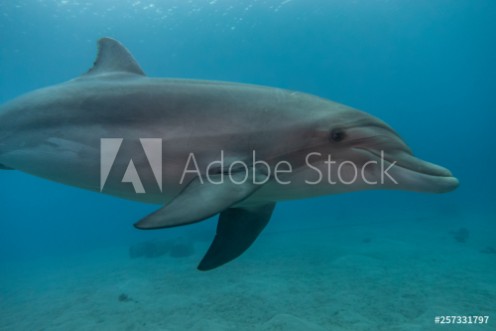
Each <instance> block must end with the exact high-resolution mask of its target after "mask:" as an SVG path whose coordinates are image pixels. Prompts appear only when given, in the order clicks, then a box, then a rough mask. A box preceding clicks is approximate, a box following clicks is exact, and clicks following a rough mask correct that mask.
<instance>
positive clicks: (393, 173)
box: [0, 38, 458, 270]
mask: <svg viewBox="0 0 496 331" xmlns="http://www.w3.org/2000/svg"><path fill="white" fill-rule="evenodd" d="M98 46H99V47H98V54H97V58H96V61H95V62H94V65H93V67H92V68H91V69H90V70H89V71H88V72H87V73H85V74H83V75H81V76H79V77H77V78H75V79H72V80H70V81H68V82H65V83H62V84H59V85H55V86H50V87H47V88H43V89H39V90H36V91H34V92H31V93H28V94H26V95H23V96H21V97H18V98H16V99H14V100H13V101H10V102H8V103H6V104H4V105H2V106H1V108H0V168H1V169H6V170H7V169H16V170H20V171H24V172H27V173H30V174H33V175H36V176H40V177H43V178H47V179H50V180H53V181H56V182H61V183H65V184H68V185H73V186H77V187H81V188H84V189H88V190H93V191H97V192H100V191H101V192H104V193H107V194H112V195H115V196H119V197H122V198H126V199H132V200H137V201H142V202H148V203H155V204H161V205H162V207H161V208H159V209H158V210H157V211H156V212H154V213H152V214H151V215H148V216H146V217H145V218H143V219H142V220H140V221H139V222H137V223H136V224H135V226H136V227H137V228H139V229H157V228H167V227H173V226H179V225H185V224H190V223H194V222H198V221H201V220H204V219H207V218H209V217H211V216H214V215H216V214H220V216H219V220H218V225H217V233H216V235H215V238H214V240H213V242H212V244H211V246H210V248H209V249H208V251H207V253H206V255H205V257H204V258H203V259H202V261H201V262H200V264H199V266H198V269H200V270H209V269H213V268H216V267H218V266H220V265H222V264H225V263H227V262H229V261H231V260H233V259H235V258H236V257H238V256H239V255H241V254H242V253H243V252H244V251H245V250H246V249H247V248H248V247H249V246H250V245H251V244H252V243H253V242H254V241H255V239H256V238H257V236H258V235H259V234H260V232H261V231H262V230H263V228H264V227H265V226H266V224H267V223H268V221H269V219H270V217H271V215H272V212H273V210H274V206H275V203H276V202H277V201H280V200H286V199H301V198H306V197H312V196H318V195H325V194H336V193H342V192H349V191H357V190H365V189H401V190H412V191H421V192H437V193H441V192H448V191H451V190H453V189H455V188H456V187H457V186H458V180H457V179H456V178H455V177H453V176H452V174H451V173H450V171H449V170H447V169H445V168H443V167H440V166H437V165H434V164H431V163H428V162H425V161H422V160H420V159H418V158H417V157H415V156H413V154H412V152H411V150H410V148H409V147H408V146H407V145H406V143H405V142H404V141H403V140H402V139H401V138H400V136H399V135H398V134H397V133H396V132H395V131H394V130H393V129H392V128H391V127H390V126H388V125H387V124H386V123H384V122H383V121H381V120H380V119H378V118H376V117H373V116H371V115H369V114H367V113H365V112H362V111H359V110H356V109H353V108H350V107H348V106H345V105H342V104H339V103H335V102H332V101H329V100H325V99H322V98H319V97H316V96H312V95H309V94H304V93H299V92H294V91H288V90H283V89H278V88H270V87H263V86H256V85H248V84H238V83H228V82H217V81H201V80H185V79H162V78H149V77H147V76H146V75H145V73H144V72H143V70H142V69H141V67H140V66H139V65H138V63H137V62H136V61H135V59H134V58H133V56H132V55H131V54H130V52H129V51H128V50H127V49H126V48H125V47H124V46H123V45H122V44H120V43H119V42H118V41H116V40H113V39H110V38H103V39H101V40H99V44H98Z"/></svg>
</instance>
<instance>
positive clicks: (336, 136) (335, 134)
mask: <svg viewBox="0 0 496 331" xmlns="http://www.w3.org/2000/svg"><path fill="white" fill-rule="evenodd" d="M345 137H346V133H345V132H344V131H343V129H334V130H332V131H331V135H330V137H329V140H330V141H332V142H336V143H338V142H340V141H343V140H344V138H345Z"/></svg>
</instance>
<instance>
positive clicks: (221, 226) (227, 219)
mask: <svg viewBox="0 0 496 331" xmlns="http://www.w3.org/2000/svg"><path fill="white" fill-rule="evenodd" d="M275 205H276V204H275V203H274V202H271V203H267V204H263V205H257V206H250V207H239V208H238V207H234V208H229V209H226V210H224V211H223V212H222V213H221V214H220V217H219V223H218V224H217V233H216V235H215V238H214V241H213V242H212V244H211V245H210V248H209V249H208V251H207V254H205V256H204V257H203V259H202V261H201V262H200V264H199V265H198V270H202V271H206V270H211V269H214V268H217V267H219V266H221V265H223V264H225V263H227V262H229V261H232V260H234V259H235V258H237V257H238V256H240V255H241V254H243V252H244V251H245V250H247V249H248V247H250V246H251V244H253V242H254V241H255V239H257V237H258V235H259V234H260V232H262V230H263V229H264V228H265V226H266V225H267V223H269V220H270V217H271V215H272V211H273V210H274V207H275Z"/></svg>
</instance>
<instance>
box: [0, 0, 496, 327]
mask: <svg viewBox="0 0 496 331" xmlns="http://www.w3.org/2000/svg"><path fill="white" fill-rule="evenodd" d="M495 17H496V2H494V1H491V0H477V1H472V0H457V1H451V0H450V1H448V0H438V1H427V0H425V1H424V0H421V1H387V0H369V1H338V0H331V1H317V0H316V1H303V0H292V1H291V0H285V1H275V0H274V1H273V0H266V1H264V0H259V1H257V0H246V1H228V0H224V1H220V0H212V1H200V0H192V1H183V0H168V1H148V0H146V1H145V0H143V1H139V0H132V1H117V0H106V1H72V0H64V1H51V0H45V1H43V0H38V1H34V0H20V1H8V2H7V1H3V2H0V103H4V102H6V101H8V100H10V99H13V98H15V97H16V96H19V95H21V94H23V93H25V92H28V91H31V90H34V89H37V88H41V87H44V86H48V85H53V84H57V83H60V82H63V81H66V80H69V79H72V78H74V77H76V76H77V75H79V74H82V73H84V72H85V71H87V70H88V68H89V67H90V66H91V64H92V63H93V60H94V56H95V52H96V41H97V40H98V39H99V38H100V37H104V36H109V37H113V38H116V39H118V40H119V41H121V42H122V43H123V44H125V45H126V47H127V48H128V49H129V50H131V52H132V53H133V54H134V56H135V58H136V59H137V60H138V61H139V63H140V65H141V67H142V68H143V69H144V71H145V72H146V73H147V74H148V75H149V76H162V77H181V78H201V79H211V80H226V81H237V82H246V83H253V84H261V85H268V86H276V87H282V88H288V89H292V90H298V91H304V92H308V93H312V94H315V95H319V96H321V97H325V98H329V99H332V100H335V101H337V102H340V103H344V104H347V105H350V106H353V107H355V108H358V109H362V110H364V111H367V112H369V113H371V114H373V115H375V116H377V117H379V118H381V119H383V120H385V121H386V122H387V123H389V124H390V125H391V126H392V127H394V128H395V129H396V130H397V131H398V132H399V133H400V134H401V136H402V137H403V138H404V139H405V141H406V142H407V143H408V144H409V146H410V147H411V148H412V150H413V151H414V152H415V154H416V155H418V156H420V157H421V158H423V159H425V160H429V161H431V162H434V163H436V164H440V165H443V166H445V167H447V168H449V169H450V170H451V171H452V172H453V173H454V174H455V175H456V176H457V177H458V178H459V180H460V183H461V185H460V187H459V188H458V189H457V190H456V191H454V192H451V193H448V194H445V195H432V194H419V193H411V192H396V191H395V192H385V191H373V192H357V193H351V194H345V195H339V196H328V197H321V198H317V199H311V200H304V201H295V202H285V203H281V204H279V205H278V207H277V209H276V212H275V214H274V218H273V220H272V222H271V224H270V225H269V226H268V228H267V229H266V233H264V234H262V237H261V239H263V238H265V240H266V241H267V240H268V241H270V236H271V234H272V235H273V236H275V235H276V234H277V235H278V238H282V239H280V240H282V242H281V243H280V245H279V246H278V248H277V249H279V250H284V245H288V246H289V245H291V242H290V240H289V239H288V240H284V237H283V236H282V234H283V233H289V234H288V238H290V237H291V236H292V235H294V234H295V233H301V236H302V237H304V236H305V233H306V232H305V231H308V233H311V232H312V229H314V230H315V229H324V230H317V231H329V233H332V234H333V235H335V234H336V233H339V232H343V233H348V231H349V230H350V229H351V227H353V226H357V224H358V225H359V226H364V227H367V224H369V227H368V228H367V229H373V231H376V232H378V233H388V232H390V231H392V230H391V229H392V228H394V229H398V227H399V228H401V222H402V220H404V219H409V220H414V221H415V220H417V221H418V222H419V223H421V225H419V227H420V228H422V229H424V230H425V231H426V232H425V233H424V234H425V235H426V237H429V235H427V231H428V232H435V233H437V234H439V236H440V238H448V239H447V241H449V242H450V244H453V247H455V248H456V249H455V248H454V249H453V251H452V252H453V253H452V254H451V253H450V252H451V250H450V248H448V249H447V248H446V246H445V245H446V242H447V241H442V240H440V242H439V244H438V246H436V239H435V238H436V237H434V239H433V240H434V241H433V242H431V243H430V244H429V245H428V247H430V248H431V250H430V251H436V250H440V251H443V252H444V254H445V255H444V256H445V258H446V259H448V260H449V261H451V262H453V263H452V264H449V265H450V266H453V265H456V259H457V254H462V253H463V252H464V251H463V249H466V250H470V252H472V253H474V254H475V253H477V254H479V253H480V251H483V250H484V249H487V248H488V247H489V248H490V247H493V248H494V247H496V244H495V243H494V242H493V240H494V238H495V237H496V224H495V222H496V221H495V220H496V217H495V216H496V207H495V204H494V201H495V193H494V187H496V172H495V171H494V165H495V164H496V156H495V153H494V140H495V139H494V131H495V122H496V114H495V110H496V93H495V91H494V88H495V86H496V55H495V54H496V43H495V42H494V41H495V40H496V20H495ZM0 183H1V186H0V206H1V209H0V215H1V218H0V270H2V269H3V270H7V269H9V268H10V266H11V265H12V264H15V263H18V262H19V261H21V262H22V263H26V264H24V265H25V266H26V267H25V268H26V269H25V270H24V271H25V272H28V271H27V270H28V269H29V268H30V263H31V262H32V263H36V261H43V259H45V258H47V257H54V258H59V257H62V258H67V259H71V257H73V256H79V255H78V254H83V253H86V252H88V251H97V252H98V251H99V250H102V251H104V250H106V249H113V248H115V247H120V248H121V249H122V250H123V251H124V253H127V247H128V246H129V245H131V244H133V243H136V242H140V241H146V240H150V239H159V238H162V237H174V236H179V235H183V234H184V233H187V231H188V230H187V229H181V228H180V229H173V230H163V231H156V232H141V231H138V230H135V229H134V228H133V227H132V226H131V225H132V223H134V222H135V221H137V220H139V219H140V218H141V217H143V216H144V215H146V214H148V213H150V212H151V211H153V210H155V209H156V206H150V205H142V204H139V203H135V202H130V201H126V200H120V199H117V198H113V197H108V196H104V195H100V194H96V193H91V192H86V191H82V190H79V189H76V188H71V187H67V186H63V185H60V184H55V183H52V182H48V181H46V180H43V179H39V178H35V177H32V176H29V175H27V174H23V173H20V172H13V171H3V172H0ZM408 224H410V225H411V223H408ZM426 224H428V225H426ZM405 226H407V225H405ZM422 226H426V227H425V228H424V227H422ZM196 227H197V228H198V229H199V231H205V232H207V233H209V234H212V235H213V231H214V227H215V222H213V221H209V222H207V223H206V224H199V225H197V226H196ZM414 228H415V224H414V225H413V229H414ZM459 228H466V229H468V230H469V231H470V237H469V238H468V240H467V242H466V243H464V244H461V243H455V242H454V240H451V239H452V238H451V237H450V231H456V230H457V229H459ZM367 231H369V230H367ZM367 231H365V232H367ZM370 231H372V230H370ZM374 233H375V232H374ZM391 233H393V234H394V236H397V238H396V239H398V240H402V239H404V240H407V241H408V240H409V239H411V238H409V234H408V233H409V231H405V232H401V231H399V232H397V233H396V232H394V231H393V232H391ZM416 235H418V238H417V239H418V247H419V254H423V256H424V257H425V254H427V255H428V254H429V252H430V251H428V252H427V253H426V252H425V251H424V250H422V248H420V247H421V246H422V243H423V241H424V239H423V238H422V237H423V234H422V231H420V234H419V233H417V234H416ZM430 235H432V234H430ZM264 236H265V237H264ZM398 236H399V237H398ZM402 236H404V237H402ZM309 238H310V237H309ZM429 238H431V237H429ZM355 239H357V238H350V242H353V240H355ZM450 240H451V241H450ZM343 242H346V240H343ZM316 244H317V243H316ZM256 245H257V243H255V246H256ZM322 245H323V247H324V246H325V247H328V246H327V245H328V243H326V244H325V245H324V243H323V244H322ZM352 246H353V245H352ZM450 247H451V246H450ZM120 248H119V249H120ZM254 249H255V250H256V249H257V248H254ZM386 249H387V250H390V251H394V250H395V247H394V244H391V246H390V247H387V248H386ZM459 249H461V252H462V253H460V251H459ZM259 250H260V249H259ZM302 250H303V251H301V252H300V255H298V256H297V257H295V259H294V260H292V263H293V264H294V265H296V266H298V264H299V263H303V265H305V264H304V263H305V262H304V261H299V259H300V260H304V257H305V251H304V250H305V247H303V246H302ZM341 250H344V251H346V249H343V248H341ZM202 253H203V252H198V254H199V256H201V254H202ZM312 253H315V251H314V250H312V249H309V251H308V255H311V254H312ZM433 254H434V253H433ZM480 254H484V253H480ZM100 256H101V257H102V259H103V260H105V256H103V255H102V254H100ZM433 256H434V255H433ZM469 256H470V255H469ZM483 257H484V259H483V260H477V262H473V263H474V264H475V265H477V268H480V270H485V271H484V272H485V273H489V276H491V275H494V277H492V276H491V277H492V279H493V280H492V282H491V281H487V283H484V282H481V283H480V284H479V285H480V289H481V291H484V290H486V291H487V292H484V298H485V300H486V301H484V302H482V303H481V302H479V303H480V304H481V306H480V307H477V306H472V307H473V310H471V311H463V310H462V309H460V310H458V311H456V314H457V315H463V314H478V313H486V314H490V313H493V314H492V316H491V317H492V318H496V314H494V313H495V310H494V307H496V298H495V295H496V291H495V286H496V285H495V279H496V263H495V261H496V256H495V255H491V254H490V253H488V254H485V255H483ZM109 258H110V257H109ZM249 258H250V259H251V260H256V259H257V254H250V257H249ZM259 258H260V259H267V258H271V257H270V256H267V255H263V254H261V255H260V256H259ZM405 258H406V257H405ZM40 259H41V260H40ZM30 261H31V262H30ZM33 261H34V262H33ZM243 261H244V260H243V259H240V260H239V261H235V262H233V263H236V264H238V266H240V265H242V264H243ZM152 262H153V263H157V264H160V263H163V262H161V261H159V260H157V261H152ZM266 262H270V261H266ZM53 263H55V264H56V263H57V262H53ZM181 263H182V262H181ZM188 263H189V265H188V267H189V268H190V269H192V270H194V268H195V267H196V264H195V262H194V259H193V260H192V261H191V262H188ZM464 263H465V265H460V266H459V268H461V269H464V268H470V263H471V260H470V258H465V259H464ZM306 267H307V266H306ZM306 267H305V268H306ZM391 267H392V268H394V265H392V266H391ZM443 267H444V266H443V264H441V265H440V266H439V269H437V270H436V269H433V270H431V272H434V273H435V272H442V271H443V270H441V268H443ZM172 268H173V266H172ZM226 268H229V267H228V266H226ZM272 268H273V269H274V268H275V271H274V272H276V273H277V268H276V267H272ZM281 268H282V267H281ZM477 268H475V269H476V270H478V269H477ZM457 270H458V269H455V270H451V271H450V272H451V273H454V274H455V275H456V274H457V272H458V271H457ZM231 272H232V271H231ZM285 272H286V271H285ZM0 273H2V271H0ZM315 273H319V270H318V269H316V270H315ZM475 273H477V271H475ZM491 273H492V274H491ZM234 274H235V273H234ZM251 276H253V277H255V275H254V274H251ZM486 276H487V275H486ZM71 277H75V278H77V277H78V275H72V276H71ZM178 277H179V276H178ZM205 277H207V276H205ZM294 277H306V276H304V274H302V273H298V272H296V274H295V276H294ZM474 277H476V276H474ZM491 277H490V278H491ZM0 278H1V276H0ZM239 278H241V279H240V280H239V282H240V283H243V276H242V275H240V276H239ZM6 279H7V277H6ZM8 279H10V278H8ZM474 279H476V278H474ZM8 281H9V280H5V279H4V281H3V283H4V284H6V285H4V287H8ZM231 281H232V280H231ZM329 281H330V282H332V280H329ZM234 282H235V281H234ZM29 284H31V283H29ZM29 284H28V283H26V284H25V285H26V286H34V285H32V284H31V285H29ZM37 284H39V286H43V285H42V284H43V283H42V282H39V283H37ZM18 285H19V284H18ZM231 285H232V284H231ZM20 286H21V287H22V286H23V284H20ZM232 286H236V283H234V285H232ZM240 286H242V285H240ZM419 286H420V285H419ZM474 286H475V285H474ZM350 291H351V289H350ZM452 291H453V293H456V294H457V295H458V296H463V297H464V295H465V294H466V295H467V296H468V297H470V295H471V294H470V293H468V292H469V289H467V290H466V292H464V290H463V289H457V290H455V289H452ZM453 293H452V294H453ZM353 294H354V295H357V296H360V295H361V294H360V293H356V292H354V293H353ZM362 294H363V293H362ZM0 295H1V293H0ZM190 295H194V292H193V294H190ZM363 295H364V296H366V295H367V294H363ZM426 295H428V293H427V294H426ZM443 295H444V294H440V296H441V297H442V296H443ZM449 296H450V293H447V294H446V297H449ZM15 297H16V294H15V293H14V294H12V293H10V294H9V300H11V299H12V298H15ZM0 300H2V299H1V298H0ZM262 300H263V298H262ZM377 300H379V301H380V298H377ZM467 300H469V299H467ZM5 302H6V301H4V303H5ZM475 302H477V300H475V301H474V304H475ZM212 304H214V303H212ZM100 305H104V304H103V303H100ZM2 307H3V308H2ZM20 307H22V305H21V306H20ZM481 307H486V308H487V307H493V308H492V311H481V310H483V308H481ZM0 309H2V310H3V311H4V312H5V311H6V310H5V306H1V305H0ZM143 309H144V310H146V307H144V308H143ZM278 309H280V313H284V312H286V307H279V308H278ZM391 309H393V310H394V308H391ZM240 310H241V311H242V308H240ZM289 310H290V308H287V311H289ZM385 310H386V308H384V311H379V312H380V313H383V314H385V315H386V317H385V318H384V320H387V319H388V318H389V317H390V318H391V319H392V320H393V321H394V316H393V317H391V316H389V315H387V312H386V311H385ZM447 312H450V313H451V311H447ZM214 313H215V312H212V314H214ZM314 313H315V314H314V315H312V316H311V317H309V320H311V321H312V322H314V323H315V324H319V325H324V326H325V327H327V328H330V326H329V325H332V323H331V322H329V319H331V320H332V318H331V317H330V316H329V315H330V313H329V312H328V311H325V312H324V310H322V312H321V314H320V312H319V311H318V310H317V311H314ZM441 313H443V311H439V314H441ZM1 314H2V311H0V315H1ZM25 314H26V315H25V318H26V319H29V314H28V313H25ZM255 314H256V313H255ZM19 316H20V317H23V315H22V313H21V314H20V315H19ZM219 316H220V315H219ZM319 316H326V318H327V320H326V321H327V322H325V321H323V320H322V319H320V318H318V317H319ZM429 316H430V315H429ZM82 318H83V319H84V316H83V317H82ZM219 318H220V319H222V318H221V317H219ZM429 322H431V321H430V320H429ZM9 323H10V322H9ZM178 323H179V324H177V325H181V324H180V322H178ZM233 323H234V322H233ZM254 323H255V322H254ZM326 323H327V324H326ZM329 323H331V324H329ZM185 325H186V324H185ZM229 325H230V327H234V326H233V325H235V323H234V324H229ZM415 325H417V324H416V322H412V323H411V328H409V327H408V326H405V328H404V329H405V330H406V329H415V328H414V327H415ZM427 325H431V326H433V325H432V323H431V324H427ZM494 325H495V324H494V322H493V324H492V326H493V327H494ZM3 327H5V330H10V329H19V328H18V327H16V324H15V323H14V324H12V323H10V324H5V325H2V319H0V329H2V330H3V329H4V328H3ZM44 327H46V328H47V329H51V328H52V327H53V325H52V327H51V326H50V324H46V325H45V326H44ZM107 327H108V328H112V324H109V325H107ZM62 329H63V327H62ZM136 329H140V327H138V326H136ZM143 329H146V327H145V326H143ZM228 329H229V328H228ZM345 329H347V328H345ZM349 329H354V327H351V326H349ZM356 329H360V328H359V327H358V326H356ZM371 329H373V328H372V327H371ZM480 329H481V330H482V328H480Z"/></svg>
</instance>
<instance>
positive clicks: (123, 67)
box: [84, 38, 145, 77]
mask: <svg viewBox="0 0 496 331" xmlns="http://www.w3.org/2000/svg"><path fill="white" fill-rule="evenodd" d="M109 73H128V74H135V75H142V76H144V75H145V73H144V72H143V69H141V67H140V66H139V64H138V62H136V60H135V59H134V57H133V55H132V54H131V53H130V52H129V51H128V50H127V48H126V47H124V45H122V44H121V43H120V42H118V41H117V40H115V39H112V38H101V39H100V40H98V54H97V56H96V60H95V63H93V67H92V68H91V69H90V70H88V72H87V73H86V74H85V75H84V77H88V76H94V75H103V74H109Z"/></svg>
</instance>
